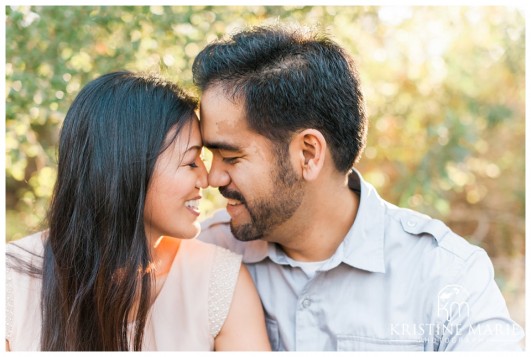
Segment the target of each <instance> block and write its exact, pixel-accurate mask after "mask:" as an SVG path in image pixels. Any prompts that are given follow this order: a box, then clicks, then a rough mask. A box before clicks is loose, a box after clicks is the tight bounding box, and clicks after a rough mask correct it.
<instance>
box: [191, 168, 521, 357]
mask: <svg viewBox="0 0 531 357" xmlns="http://www.w3.org/2000/svg"><path fill="white" fill-rule="evenodd" d="M349 186H350V188H351V189H352V190H354V191H355V192H357V193H358V194H359V197H360V206H359V209H358V213H357V216H356V219H355V221H354V224H353V225H352V227H351V228H350V230H349V232H348V233H347V235H346V236H345V239H344V240H343V242H342V243H341V244H340V245H339V247H338V248H337V250H336V252H335V253H334V255H333V256H332V257H331V258H330V259H329V260H328V261H327V262H326V263H325V264H324V265H323V266H322V267H321V268H319V270H318V271H317V273H316V274H315V276H314V277H313V278H311V279H309V278H308V277H307V276H306V274H305V273H304V272H303V271H302V270H301V269H300V268H299V267H294V266H292V265H291V264H290V262H289V261H288V259H286V255H285V253H284V252H283V250H282V249H281V248H280V246H278V245H277V244H274V243H267V242H264V241H253V242H240V241H238V240H236V239H235V238H234V237H233V236H232V234H231V232H230V226H229V222H230V216H229V215H228V214H227V213H226V212H225V211H218V212H217V213H216V214H215V215H214V216H213V217H212V218H210V219H208V220H206V221H204V222H203V223H202V229H203V230H202V233H201V234H200V236H199V239H201V240H204V241H207V242H211V243H214V244H217V245H221V246H223V247H226V248H228V249H230V250H232V251H234V252H237V253H240V254H242V255H243V261H244V262H245V263H246V265H247V268H248V269H249V271H250V273H251V275H252V277H253V280H254V282H255V284H256V288H257V290H258V293H259V294H260V297H261V300H262V304H263V306H264V311H265V315H266V323H267V330H268V334H269V339H270V341H271V346H272V348H273V350H288V351H295V350H297V351H330V350H337V351H355V350H359V351H370V350H379V351H443V350H515V349H520V348H521V346H520V345H519V343H520V341H521V340H522V339H523V336H524V333H523V330H522V329H521V328H520V326H518V325H517V324H516V323H515V322H513V321H512V320H511V318H510V317H509V313H508V311H507V307H506V304H505V301H504V299H503V296H502V294H501V293H500V290H499V289H498V286H497V285H496V283H495V281H494V270H493V267H492V263H491V261H490V259H489V258H488V256H487V254H486V253H485V251H484V250H483V249H481V248H479V247H476V246H473V245H471V244H469V243H468V242H466V241H465V240H464V239H463V238H461V237H459V236H458V235H456V234H455V233H453V232H452V231H451V230H450V229H449V228H448V227H447V226H446V225H445V224H444V223H442V222H441V221H439V220H436V219H431V218H430V217H428V216H425V215H422V214H420V213H417V212H414V211H411V210H409V209H404V208H399V207H396V206H394V205H392V204H390V203H388V202H386V201H384V200H383V199H382V198H380V197H379V196H378V194H377V192H376V190H375V189H374V187H372V186H371V185H370V184H368V183H367V182H365V181H364V180H363V178H362V177H361V175H360V174H359V173H358V172H356V171H353V173H352V174H351V175H350V178H349ZM331 224H333V222H331Z"/></svg>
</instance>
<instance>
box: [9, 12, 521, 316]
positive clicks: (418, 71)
mask: <svg viewBox="0 0 531 357" xmlns="http://www.w3.org/2000/svg"><path fill="white" fill-rule="evenodd" d="M6 21H7V22H6V37H7V41H6V57H7V61H6V62H7V63H6V94H7V98H6V139H5V140H6V185H7V188H6V202H7V207H6V214H7V219H6V221H7V232H6V235H7V237H6V240H7V241H9V240H13V239H17V238H20V237H22V236H24V235H26V234H28V233H30V232H33V231H36V230H38V229H41V228H43V224H44V223H43V217H44V216H45V212H46V208H47V204H48V201H49V198H50V194H51V192H52V187H53V184H54V177H55V176H54V175H55V170H56V144H57V138H58V131H59V130H60V126H61V122H62V120H63V118H64V116H65V113H66V111H67V109H68V106H69V104H70V103H71V101H72V100H73V98H74V97H75V95H76V94H77V92H78V91H79V89H80V88H81V87H82V86H83V85H84V84H85V83H87V82H88V81H89V80H91V79H93V78H95V77H97V76H99V75H101V74H103V73H106V72H110V71H112V70H118V69H128V70H142V71H146V70H148V71H150V70H155V71H159V72H162V73H163V74H164V75H166V76H167V77H169V78H171V79H172V80H175V81H177V82H179V83H180V84H181V85H183V86H184V87H186V88H187V89H189V90H191V91H195V89H194V88H193V85H192V82H191V77H192V76H191V64H192V61H193V59H194V56H195V55H196V54H197V53H198V52H199V51H200V49H201V48H203V47H204V46H205V45H206V44H207V43H208V42H210V41H211V40H213V39H216V38H218V37H219V36H223V35H224V34H226V33H231V32H233V31H235V30H237V29H239V28H242V27H245V26H247V25H255V24H263V23H272V22H281V23H286V24H287V23H292V22H296V23H299V24H304V25H309V26H313V27H317V28H320V29H322V30H324V31H326V32H327V33H328V34H330V35H331V36H332V37H333V38H335V39H336V40H337V41H338V42H339V43H340V44H342V45H343V46H344V47H346V48H347V49H348V51H349V52H350V53H352V54H353V55H354V57H355V58H356V60H357V62H358V64H359V70H360V75H361V78H362V84H363V88H364V92H365V98H366V102H367V110H368V114H369V118H370V130H369V140H368V145H367V148H366V151H365V155H364V157H363V159H362V160H361V162H360V163H359V165H358V168H359V169H360V170H361V171H362V173H363V174H364V175H365V177H366V179H367V180H368V181H370V182H371V183H372V184H374V185H375V186H376V188H377V189H378V190H379V192H380V194H381V195H382V196H383V197H384V198H385V199H387V200H388V201H391V202H393V203H396V204H398V205H401V206H405V207H410V208H412V209H415V210H419V211H422V212H425V213H428V214H430V215H432V216H434V217H437V218H440V219H442V220H444V221H445V222H447V223H448V224H449V225H450V226H451V227H452V228H453V229H454V230H455V231H456V232H457V233H459V234H461V235H462V236H464V237H465V238H467V239H468V240H469V241H471V242H472V243H474V244H478V245H480V246H482V247H484V248H485V249H486V250H487V251H488V253H489V255H490V256H491V257H492V258H493V261H494V265H495V267H496V272H497V280H498V283H499V285H500V286H501V288H502V290H503V292H504V294H505V296H506V299H507V300H508V303H509V305H510V307H511V310H512V312H513V315H514V314H515V313H516V314H517V315H518V316H514V318H515V319H516V320H517V321H518V322H520V323H523V319H524V316H523V311H524V310H523V306H524V300H523V289H524V288H523V286H524V283H523V282H524V258H523V257H524V240H525V239H524V236H525V224H524V215H525V213H524V212H525V183H524V178H525V177H524V172H525V169H524V168H525V163H524V147H525V130H524V129H525V120H524V117H525V112H524V111H525V87H524V86H525V45H524V42H525V41H524V35H525V19H524V15H523V10H521V9H515V8H509V7H398V6H393V7H361V6H359V7H323V6H317V7H309V6H286V7H274V6H249V7H230V6H227V7H215V6H172V7H162V6H143V7H87V6H82V7H81V6H80V7H61V6H45V7H28V6H13V7H7V8H6ZM196 93H197V92H196ZM206 197H207V200H203V201H204V202H203V207H202V208H203V210H204V212H206V214H208V213H210V212H211V211H212V210H214V209H216V208H219V207H221V206H223V200H222V198H221V197H220V196H219V195H218V194H217V191H215V190H212V189H209V190H207V192H206ZM520 314H521V316H520Z"/></svg>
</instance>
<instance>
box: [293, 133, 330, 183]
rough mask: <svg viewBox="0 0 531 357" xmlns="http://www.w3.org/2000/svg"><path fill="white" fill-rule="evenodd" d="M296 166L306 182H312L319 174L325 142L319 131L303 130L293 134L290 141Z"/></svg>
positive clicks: (324, 151) (322, 163)
mask: <svg viewBox="0 0 531 357" xmlns="http://www.w3.org/2000/svg"><path fill="white" fill-rule="evenodd" d="M291 145H292V148H293V150H294V151H295V153H296V158H297V164H298V165H299V167H300V169H301V171H302V176H303V178H304V179H305V180H306V181H313V180H315V179H316V178H317V177H318V176H319V173H320V172H321V170H322V168H323V165H324V161H325V156H326V155H325V154H326V140H325V138H324V136H323V134H321V132H320V131H318V130H315V129H305V130H303V131H301V132H300V133H297V134H295V136H294V137H293V139H292V141H291Z"/></svg>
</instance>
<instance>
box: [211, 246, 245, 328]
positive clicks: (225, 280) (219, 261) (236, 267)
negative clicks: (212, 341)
mask: <svg viewBox="0 0 531 357" xmlns="http://www.w3.org/2000/svg"><path fill="white" fill-rule="evenodd" d="M213 259H214V260H213V264H212V272H211V274H210V282H209V288H208V320H209V329H210V334H211V336H212V337H214V338H215V337H216V336H217V335H218V334H219V332H220V331H221V328H222V327H223V324H224V323H225V320H226V318H227V316H228V314H229V309H230V305H231V302H232V297H233V295H234V289H235V288H236V282H237V280H238V276H239V273H240V267H241V261H242V257H241V255H238V254H235V253H233V252H231V251H229V250H227V249H224V248H220V247H215V252H214V258H213Z"/></svg>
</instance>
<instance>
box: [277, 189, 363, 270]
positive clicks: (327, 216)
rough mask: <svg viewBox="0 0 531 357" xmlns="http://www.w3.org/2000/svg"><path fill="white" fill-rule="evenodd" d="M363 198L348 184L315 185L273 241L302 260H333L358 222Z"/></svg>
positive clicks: (279, 228)
mask: <svg viewBox="0 0 531 357" xmlns="http://www.w3.org/2000/svg"><path fill="white" fill-rule="evenodd" d="M358 206H359V197H358V195H357V194H356V193H354V191H352V190H350V189H349V188H348V185H347V182H346V180H345V182H344V183H341V182H340V184H337V183H336V184H335V185H333V184H330V185H329V187H324V186H323V185H315V188H314V189H313V190H312V189H311V188H310V190H309V191H308V192H306V195H305V198H304V200H303V203H302V204H301V207H299V209H298V210H297V212H296V213H295V214H294V215H293V217H291V218H290V219H289V220H288V221H287V222H285V223H284V224H282V225H281V226H279V227H278V228H277V229H276V230H275V233H274V234H272V235H271V237H274V238H272V239H268V240H269V241H272V242H276V243H278V244H280V246H281V248H282V249H283V250H284V252H285V253H286V254H287V255H288V256H289V257H290V258H291V259H294V260H298V261H322V260H326V259H328V258H330V257H331V256H332V255H333V254H334V252H335V251H336V250H337V247H339V245H340V244H341V242H342V241H343V239H344V238H345V236H346V235H347V233H348V231H349V230H350V228H351V227H352V224H353V223H354V219H355V218H356V214H357V212H358Z"/></svg>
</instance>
